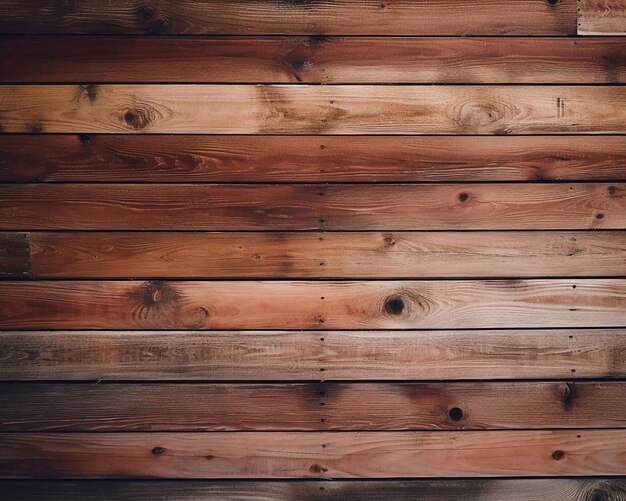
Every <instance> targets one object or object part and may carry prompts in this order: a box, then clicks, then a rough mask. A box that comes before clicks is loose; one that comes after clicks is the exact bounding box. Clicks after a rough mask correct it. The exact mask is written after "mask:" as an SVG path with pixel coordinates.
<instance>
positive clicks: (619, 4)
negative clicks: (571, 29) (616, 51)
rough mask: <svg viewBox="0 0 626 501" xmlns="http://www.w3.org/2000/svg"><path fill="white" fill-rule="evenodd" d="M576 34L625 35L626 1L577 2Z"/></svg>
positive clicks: (589, 0)
mask: <svg viewBox="0 0 626 501" xmlns="http://www.w3.org/2000/svg"><path fill="white" fill-rule="evenodd" d="M578 34H579V35H624V34H626V0H610V1H607V0H578Z"/></svg>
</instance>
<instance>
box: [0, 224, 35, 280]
mask: <svg viewBox="0 0 626 501" xmlns="http://www.w3.org/2000/svg"><path fill="white" fill-rule="evenodd" d="M30 254H31V252H30V236H29V234H28V233H2V232H0V278H24V277H29V276H30V264H31V263H30Z"/></svg>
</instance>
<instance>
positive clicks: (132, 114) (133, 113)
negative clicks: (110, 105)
mask: <svg viewBox="0 0 626 501" xmlns="http://www.w3.org/2000/svg"><path fill="white" fill-rule="evenodd" d="M123 120H124V123H126V125H127V126H128V127H130V128H131V129H134V130H141V129H145V128H146V127H147V126H148V125H149V124H150V117H149V115H148V113H147V112H146V111H145V110H141V109H132V110H126V112H125V113H124V115H123Z"/></svg>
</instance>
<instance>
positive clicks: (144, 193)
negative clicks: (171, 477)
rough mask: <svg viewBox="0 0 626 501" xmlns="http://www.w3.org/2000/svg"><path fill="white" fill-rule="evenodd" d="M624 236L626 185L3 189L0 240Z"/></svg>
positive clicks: (70, 186) (75, 186)
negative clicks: (586, 232) (55, 234)
mask: <svg viewBox="0 0 626 501" xmlns="http://www.w3.org/2000/svg"><path fill="white" fill-rule="evenodd" d="M624 228H626V184H625V183H610V184H604V183H597V184H594V183H586V184H582V183H576V184H534V185H533V184H457V185H441V184H423V185H419V184H403V185H390V184H385V185H350V184H339V185H336V184H328V185H308V184H297V185H268V184H264V185H225V184H219V185H217V184H215V185H207V184H204V185H200V184H193V185H191V184H168V185H149V184H142V185H139V184H108V185H107V184H91V185H87V184H62V185H61V184H49V183H41V184H20V185H15V184H14V185H0V230H19V231H22V230H62V229H65V230H143V231H145V230H177V231H180V230H226V231H234V230H255V231H259V230H269V231H272V230H274V231H275V230H382V231H393V230H461V229H465V230H495V229H499V230H515V229H520V230H521V229H531V230H538V229H570V230H576V229H624Z"/></svg>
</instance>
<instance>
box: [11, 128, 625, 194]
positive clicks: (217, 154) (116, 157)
mask: <svg viewBox="0 0 626 501" xmlns="http://www.w3.org/2000/svg"><path fill="white" fill-rule="evenodd" d="M620 179H621V180H626V141H624V138H622V137H612V136H589V137H586V138H585V140H584V141H582V140H581V138H580V137H578V136H570V137H568V136H532V137H507V136H495V137H491V136H484V137H463V136H455V137H452V136H450V137H446V136H442V137H429V136H415V137H402V136H401V137H390V136H351V137H341V136H339V137H334V136H328V137H319V136H298V137H290V136H282V137H275V136H219V137H215V136H195V135H191V136H187V135H178V136H149V135H134V136H130V135H103V136H100V135H86V134H81V135H78V136H77V135H33V136H23V135H15V134H6V135H0V181H5V182H6V181H10V182H66V181H82V182H101V181H105V182H106V181H117V182H120V181H121V182H123V181H128V182H140V183H144V182H153V183H158V182H192V181H194V182H232V183H238V182H333V181H334V182H342V181H343V182H346V181H348V182H381V181H385V182H390V181H391V182H393V181H402V182H404V181H412V182H420V181H421V182H437V181H451V182H454V181H463V182H471V181H541V180H546V181H594V180H595V181H602V180H612V181H615V180H620Z"/></svg>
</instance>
